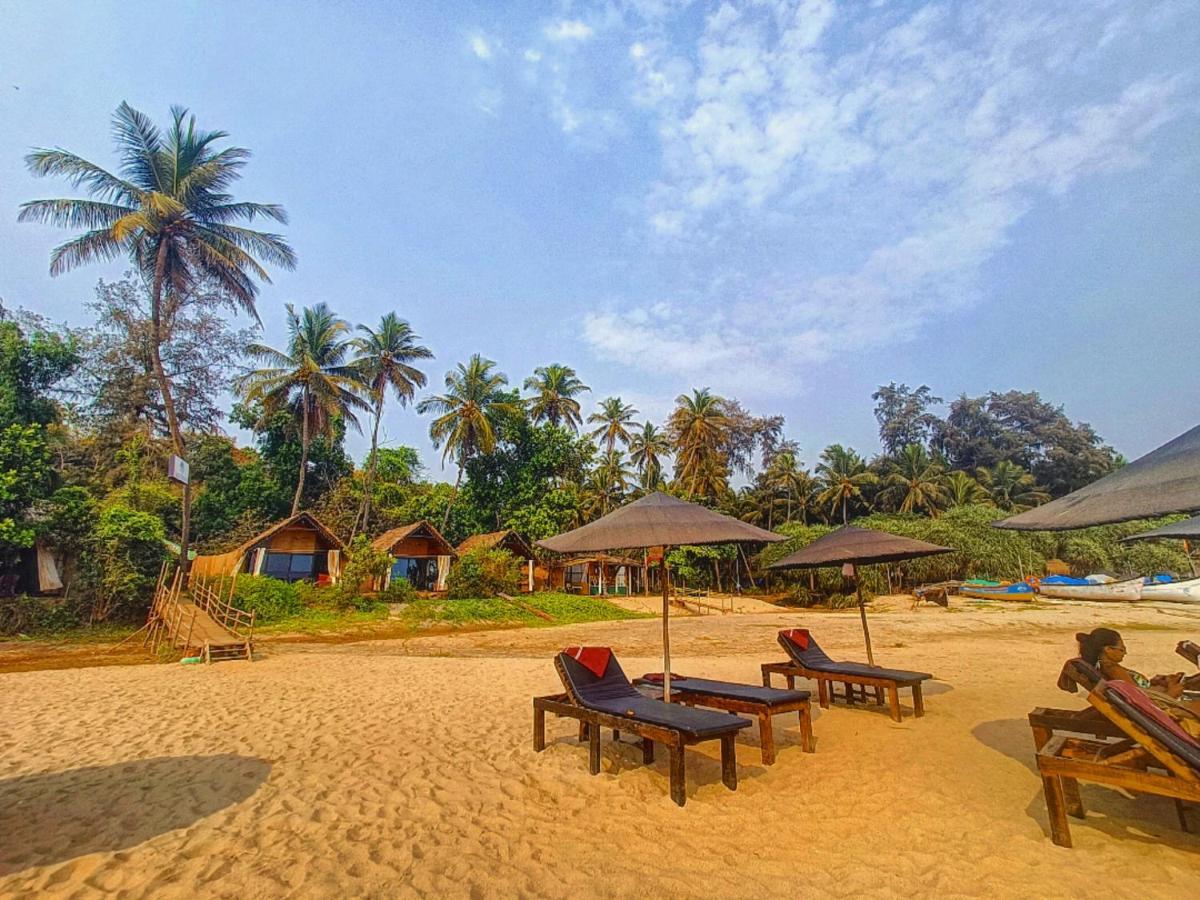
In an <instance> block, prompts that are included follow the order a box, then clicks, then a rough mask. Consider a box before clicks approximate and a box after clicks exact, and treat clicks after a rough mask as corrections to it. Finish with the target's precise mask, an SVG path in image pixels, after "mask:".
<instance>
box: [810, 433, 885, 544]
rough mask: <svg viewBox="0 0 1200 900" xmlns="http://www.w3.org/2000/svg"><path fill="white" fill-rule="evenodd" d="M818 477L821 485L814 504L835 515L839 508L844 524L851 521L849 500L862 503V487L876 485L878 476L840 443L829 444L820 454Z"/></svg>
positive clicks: (852, 451) (856, 454) (850, 449)
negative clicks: (827, 509)
mask: <svg viewBox="0 0 1200 900" xmlns="http://www.w3.org/2000/svg"><path fill="white" fill-rule="evenodd" d="M817 476H818V477H819V479H820V483H821V486H822V490H821V492H820V493H819V494H818V495H817V502H818V503H820V504H822V505H824V506H828V507H829V508H830V509H832V510H833V511H835V512H836V511H837V508H838V507H839V506H840V507H841V508H842V524H843V525H844V524H846V523H847V522H849V521H850V518H849V508H850V501H851V500H863V499H864V498H863V488H864V487H867V486H869V485H873V484H877V483H878V482H879V476H878V475H876V474H875V473H874V472H872V471H870V470H869V469H867V464H866V462H865V461H864V460H863V458H862V457H861V456H859V455H858V453H856V452H855V451H854V449H853V448H851V447H843V446H842V445H841V444H830V445H829V446H828V447H826V448H825V449H824V450H823V451H821V462H820V463H819V464H818V465H817Z"/></svg>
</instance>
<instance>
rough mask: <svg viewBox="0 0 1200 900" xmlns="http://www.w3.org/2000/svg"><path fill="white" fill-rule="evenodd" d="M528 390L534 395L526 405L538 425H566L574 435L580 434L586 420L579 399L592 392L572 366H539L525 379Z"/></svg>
mask: <svg viewBox="0 0 1200 900" xmlns="http://www.w3.org/2000/svg"><path fill="white" fill-rule="evenodd" d="M525 390H527V391H533V392H534V395H533V396H532V397H530V398H529V399H528V401H526V402H527V403H528V404H529V415H530V417H531V418H532V419H533V421H534V422H549V423H550V424H551V425H566V426H567V427H568V428H570V429H571V430H572V431H578V430H579V426H580V424H581V423H582V419H581V418H580V409H579V401H578V400H576V399H575V398H576V397H577V396H579V395H580V394H582V393H584V392H586V391H590V390H591V388H589V387H588V386H587V385H586V384H584V383H583V382H582V381H580V380H579V376H578V375H576V374H575V370H574V369H572V368H571V367H570V366H564V365H560V364H559V363H552V364H551V365H548V366H539V367H538V368H536V369H534V370H533V374H532V375H531V376H530V377H528V378H526V379H525Z"/></svg>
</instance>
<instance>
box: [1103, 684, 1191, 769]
mask: <svg viewBox="0 0 1200 900" xmlns="http://www.w3.org/2000/svg"><path fill="white" fill-rule="evenodd" d="M1094 694H1096V695H1099V696H1100V697H1102V698H1103V699H1104V701H1105V702H1107V703H1108V704H1110V705H1111V706H1112V707H1113V708H1114V709H1115V710H1116V711H1117V712H1118V713H1119V714H1120V716H1119V717H1117V718H1116V719H1114V720H1113V724H1114V725H1116V726H1117V727H1118V728H1121V729H1122V730H1123V731H1125V733H1126V734H1128V735H1129V736H1130V737H1131V738H1133V739H1134V740H1137V739H1138V735H1136V734H1134V733H1133V732H1132V731H1131V730H1130V729H1129V728H1128V727H1127V724H1126V723H1124V722H1122V721H1121V717H1124V718H1125V719H1127V720H1128V723H1131V724H1133V725H1134V726H1135V727H1136V728H1138V729H1140V730H1141V731H1142V732H1144V733H1145V734H1148V735H1149V736H1150V737H1152V738H1153V739H1154V740H1155V741H1157V742H1158V743H1159V744H1161V745H1163V747H1164V748H1165V749H1166V750H1168V751H1169V752H1171V753H1173V754H1174V755H1175V756H1177V757H1179V758H1180V759H1182V760H1183V761H1184V762H1186V763H1187V765H1188V766H1190V767H1191V768H1192V770H1193V771H1194V772H1195V773H1196V775H1197V776H1200V741H1198V740H1196V739H1195V738H1194V737H1192V736H1191V735H1189V734H1188V733H1187V732H1186V731H1184V730H1183V729H1182V728H1180V727H1179V724H1178V723H1177V722H1175V721H1174V720H1173V719H1172V718H1171V717H1170V716H1168V715H1167V714H1166V713H1165V712H1163V711H1162V710H1161V709H1159V708H1158V707H1157V706H1155V705H1154V702H1153V701H1152V700H1151V699H1150V697H1149V696H1147V694H1146V693H1145V692H1144V691H1142V690H1141V688H1138V687H1136V686H1135V685H1132V684H1130V683H1128V682H1124V681H1102V682H1101V683H1100V684H1099V685H1097V687H1096V690H1095V692H1094ZM1101 711H1102V712H1103V711H1104V709H1103V707H1101ZM1145 749H1146V750H1148V751H1150V753H1151V754H1152V755H1154V756H1156V757H1160V759H1159V761H1160V762H1163V763H1164V764H1166V763H1167V761H1166V760H1165V759H1162V758H1161V753H1160V752H1158V751H1157V748H1154V747H1146V748H1145Z"/></svg>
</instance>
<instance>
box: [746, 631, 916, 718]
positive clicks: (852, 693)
mask: <svg viewBox="0 0 1200 900" xmlns="http://www.w3.org/2000/svg"><path fill="white" fill-rule="evenodd" d="M779 643H780V645H781V646H782V647H783V649H784V650H786V651H787V654H788V656H789V657H791V659H790V661H788V662H782V663H763V664H762V682H763V687H770V686H771V676H772V675H782V676H783V677H784V678H786V679H787V686H788V689H789V690H791V689H794V688H795V686H796V679H797V678H811V679H812V680H814V681H816V683H817V701H818V702H819V703H820V704H821V708H822V709H828V708H829V705H830V704H831V703H832V702H833V701H835V700H838V699H842V700H845V701H846V703H847V704H849V705H853V704H854V703H855V702H856V701H859V700H861V701H862V702H864V703H865V702H867V689H868V688H869V689H871V692H872V694H873V695H874V699H875V703H876V704H877V705H879V706H882V705H883V698H884V694H885V693H886V694H887V699H888V707H889V712H890V713H891V716H892V719H894V720H895V721H897V722H899V721H901V719H902V718H903V716H902V714H901V711H900V690H901V689H902V688H907V689H909V690H911V691H912V701H913V715H915V716H916V717H917V718H920V717H921V716H923V715H925V700H924V697H923V696H922V694H921V683H922V682H923V681H926V680H928V679H930V678H932V677H933V676H932V675H929V674H927V673H925V672H909V671H906V670H903V669H884V668H882V667H880V666H869V665H867V664H865V663H856V662H837V661H834V660H832V659H830V658H829V657H828V656H827V655H826V653H825V651H824V650H822V649H821V648H820V646H819V645H818V644H817V642H816V640H815V639H814V638H813V637H812V636H811V635H810V636H809V637H808V646H807V647H801V646H799V645H798V644H796V643H795V642H794V641H793V640H791V639H790V638H789V637H788V636H787V632H786V631H781V632H779ZM839 684H840V685H842V688H843V692H842V695H841V697H840V698H839V696H838V693H837V686H838V685H839Z"/></svg>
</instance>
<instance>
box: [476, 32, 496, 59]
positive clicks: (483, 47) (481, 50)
mask: <svg viewBox="0 0 1200 900" xmlns="http://www.w3.org/2000/svg"><path fill="white" fill-rule="evenodd" d="M471 52H472V53H474V54H475V55H476V56H477V57H479V58H480V59H491V58H492V48H491V45H490V44H488V42H487V38H485V37H484V36H483V35H481V34H476V35H472V37H471Z"/></svg>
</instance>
